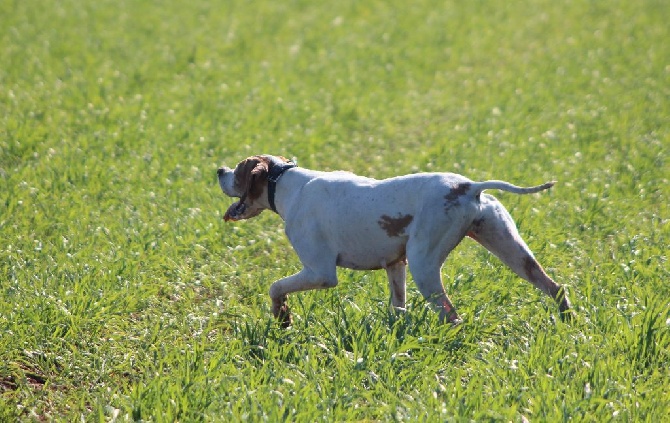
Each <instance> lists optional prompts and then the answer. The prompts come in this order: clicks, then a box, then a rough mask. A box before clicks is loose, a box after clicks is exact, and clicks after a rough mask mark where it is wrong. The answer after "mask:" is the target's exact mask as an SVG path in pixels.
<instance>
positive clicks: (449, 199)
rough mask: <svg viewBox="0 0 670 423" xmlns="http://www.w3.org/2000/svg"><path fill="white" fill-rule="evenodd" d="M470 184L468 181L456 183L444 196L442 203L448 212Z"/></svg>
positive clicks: (466, 191)
mask: <svg viewBox="0 0 670 423" xmlns="http://www.w3.org/2000/svg"><path fill="white" fill-rule="evenodd" d="M470 186H471V184H470V182H461V183H460V184H456V185H455V186H454V187H453V188H452V189H451V191H449V193H448V194H446V195H445V196H444V199H445V200H446V202H445V203H444V210H445V211H447V212H448V211H449V210H450V209H451V208H452V207H453V206H456V205H458V202H459V199H460V198H461V197H462V196H464V195H466V194H467V193H468V191H469V190H470Z"/></svg>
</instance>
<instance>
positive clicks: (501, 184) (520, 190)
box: [470, 181, 556, 196]
mask: <svg viewBox="0 0 670 423" xmlns="http://www.w3.org/2000/svg"><path fill="white" fill-rule="evenodd" d="M555 183H556V181H551V182H547V183H545V184H542V185H537V186H534V187H518V186H516V185H512V184H510V183H509V182H505V181H484V182H474V183H473V184H472V186H471V187H470V194H471V195H474V196H477V195H479V194H481V192H482V191H484V190H487V189H499V190H502V191H509V192H513V193H515V194H533V193H536V192H540V191H544V190H545V189H549V188H551V187H553V186H554V184H555Z"/></svg>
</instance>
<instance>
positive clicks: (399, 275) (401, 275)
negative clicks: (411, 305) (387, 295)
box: [386, 260, 407, 310]
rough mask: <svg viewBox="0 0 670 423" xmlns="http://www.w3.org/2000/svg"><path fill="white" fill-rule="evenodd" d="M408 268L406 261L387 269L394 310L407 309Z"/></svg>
mask: <svg viewBox="0 0 670 423" xmlns="http://www.w3.org/2000/svg"><path fill="white" fill-rule="evenodd" d="M406 267H407V266H406V264H405V261H404V260H400V261H398V262H397V263H395V264H392V265H390V266H388V267H386V276H388V280H389V290H390V291H391V305H392V306H393V308H396V309H400V310H404V309H405V292H406V288H405V280H406V277H407V270H406Z"/></svg>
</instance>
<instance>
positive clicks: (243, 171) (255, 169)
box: [235, 156, 269, 202]
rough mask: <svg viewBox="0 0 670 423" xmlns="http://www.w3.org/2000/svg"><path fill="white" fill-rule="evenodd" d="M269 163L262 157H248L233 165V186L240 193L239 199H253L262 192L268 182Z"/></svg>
mask: <svg viewBox="0 0 670 423" xmlns="http://www.w3.org/2000/svg"><path fill="white" fill-rule="evenodd" d="M268 169H269V164H268V162H267V160H265V159H264V158H263V157H258V156H254V157H249V158H248V159H245V160H243V161H241V162H240V163H239V164H238V165H237V166H236V167H235V188H236V189H237V192H239V193H241V197H240V198H241V199H242V200H241V201H242V202H244V201H245V200H246V199H247V198H248V199H249V200H251V201H254V200H255V199H257V198H258V197H260V196H261V195H262V194H263V190H264V189H265V185H267V182H268V178H267V175H268Z"/></svg>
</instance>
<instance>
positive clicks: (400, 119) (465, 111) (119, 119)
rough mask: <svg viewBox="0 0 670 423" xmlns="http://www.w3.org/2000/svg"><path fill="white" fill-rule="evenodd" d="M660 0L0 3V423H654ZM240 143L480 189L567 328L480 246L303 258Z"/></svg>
mask: <svg viewBox="0 0 670 423" xmlns="http://www.w3.org/2000/svg"><path fill="white" fill-rule="evenodd" d="M668 22H670V7H668V4H667V2H666V1H665V0H639V1H632V0H630V1H624V0H612V1H607V2H606V1H587V0H570V1H564V2H557V1H549V0H527V1H521V0H511V1H506V2H497V1H491V0H474V1H466V2H459V1H451V0H449V1H434V0H417V1H413V2H406V1H399V0H386V1H381V0H371V1H365V2H358V1H353V0H341V1H337V2H309V1H304V0H288V1H269V0H247V1H243V0H230V1H215V0H214V1H212V0H190V1H188V2H185V1H175V0H167V1H162V2H158V1H140V0H117V1H109V0H99V1H74V0H63V1H49V2H39V1H34V0H23V1H17V0H5V1H2V2H0V295H1V297H0V421H15V420H20V421H51V420H56V421H151V422H174V421H180V422H191V421H241V420H249V421H270V422H275V421H388V420H402V421H501V422H503V421H504V422H507V421H511V422H525V421H531V422H536V421H539V422H542V421H547V422H557V421H593V422H603V421H624V422H628V421H645V422H662V421H668V416H669V415H670V305H669V303H670V285H669V284H668V280H670V265H669V263H668V250H669V248H670V221H669V219H670V207H669V206H668V202H669V199H670V189H669V188H668V185H669V182H670V181H669V179H670V163H669V161H670V48H669V47H668V40H670V26H669V25H668ZM258 153H270V154H281V155H284V156H287V157H296V158H297V160H298V162H299V164H300V165H301V166H304V167H309V168H316V169H322V170H333V169H344V170H349V171H353V172H355V173H359V174H363V175H368V176H373V177H377V178H383V177H388V176H392V175H398V174H404V173H411V172H421V171H438V170H439V171H450V172H458V173H463V174H465V175H466V176H468V177H470V178H472V179H477V180H479V179H504V180H507V181H510V182H513V183H516V184H519V185H534V184H539V183H542V182H545V181H548V180H553V179H556V180H558V181H559V182H558V184H557V185H556V186H555V187H554V188H553V189H552V190H551V191H549V192H544V193H542V194H535V195H531V196H517V195H512V194H505V193H498V192H491V194H494V195H496V196H497V197H498V198H499V199H500V200H501V201H502V202H503V203H504V204H505V205H506V207H507V208H508V209H509V211H510V213H511V214H512V215H513V216H514V218H515V220H516V222H517V224H518V225H519V228H520V231H521V233H522V235H523V237H524V238H525V239H526V241H527V242H528V244H529V245H530V247H531V249H532V250H533V251H534V252H535V254H536V256H537V257H538V259H539V260H540V262H541V263H542V264H543V265H544V266H545V268H546V269H547V272H548V273H549V274H550V275H551V276H552V277H553V278H554V279H556V281H557V282H559V283H561V284H563V285H565V286H566V288H567V292H568V294H569V296H570V298H571V300H572V303H573V305H574V306H575V309H576V316H577V318H576V319H575V321H574V322H573V323H571V324H564V323H562V322H561V321H560V320H558V319H557V311H558V310H557V307H556V306H555V304H554V303H553V301H552V300H551V299H549V298H547V297H544V296H543V295H542V294H541V293H540V292H539V291H537V290H535V289H534V288H532V286H531V285H530V284H528V283H526V282H525V281H522V280H521V279H519V278H518V277H516V276H515V275H514V274H513V273H512V272H511V271H510V270H509V269H507V268H506V267H504V266H503V265H502V264H501V263H500V262H499V261H498V260H497V259H496V258H495V257H492V256H491V255H490V254H489V253H488V252H487V251H486V250H484V249H482V248H480V247H479V246H478V245H477V244H476V243H474V242H471V241H469V240H467V241H464V242H463V243H462V245H461V246H460V247H459V248H457V249H456V250H455V252H454V253H453V254H452V255H451V256H450V257H449V259H448V260H447V262H446V265H445V266H444V268H443V270H442V274H443V277H444V282H445V286H446V288H447V292H448V293H449V294H450V296H451V299H452V300H453V302H454V303H455V305H456V307H457V309H458V310H459V312H460V314H461V315H462V317H463V318H464V323H463V324H462V325H460V326H458V327H451V326H440V325H439V322H438V319H437V316H436V315H435V313H433V312H432V311H431V310H430V309H428V308H427V307H426V305H425V303H424V301H423V299H422V298H421V296H420V294H419V293H418V291H417V290H416V288H415V286H414V285H413V282H412V280H411V278H409V281H408V299H409V303H410V304H409V307H408V313H406V314H405V315H402V316H396V315H395V314H392V313H390V311H389V307H388V304H389V299H388V289H387V287H386V279H385V274H384V272H354V271H348V270H341V271H339V278H340V285H339V286H338V287H336V288H335V289H332V290H327V291H312V292H307V293H303V294H299V295H294V296H292V297H291V298H290V299H289V301H290V304H291V306H292V309H293V312H294V318H295V324H294V326H293V327H292V328H290V329H288V330H282V329H280V328H279V327H278V326H277V324H276V323H275V322H274V321H273V319H272V313H271V311H270V301H269V297H268V295H267V292H268V288H269V286H270V283H271V282H273V281H274V280H276V279H278V278H280V277H283V276H286V275H288V274H291V273H293V272H295V271H297V270H298V269H299V268H300V264H299V261H298V259H297V257H296V256H295V254H294V253H293V251H292V249H291V246H290V244H289V243H288V241H287V240H286V238H285V236H284V234H283V229H282V228H283V226H282V222H281V220H280V218H278V217H277V216H276V215H274V214H273V213H271V212H265V213H263V214H262V215H261V216H260V217H258V218H256V219H253V220H250V221H246V222H239V223H236V224H224V222H223V221H222V220H221V217H222V215H223V212H224V211H225V209H226V208H227V207H228V206H229V205H230V204H231V202H232V201H233V200H231V199H229V198H226V197H224V196H223V194H222V193H221V192H220V189H219V188H218V186H217V183H216V175H215V171H216V168H217V167H218V166H220V165H221V164H224V163H225V164H227V165H229V166H232V165H234V164H235V163H237V162H238V161H239V160H241V159H243V158H245V157H247V156H249V155H252V154H258Z"/></svg>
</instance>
